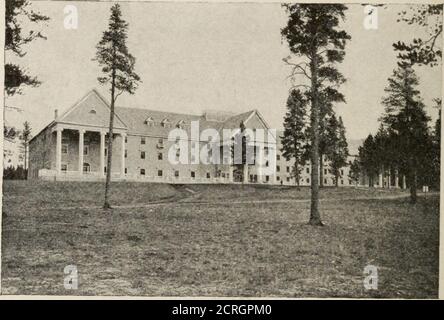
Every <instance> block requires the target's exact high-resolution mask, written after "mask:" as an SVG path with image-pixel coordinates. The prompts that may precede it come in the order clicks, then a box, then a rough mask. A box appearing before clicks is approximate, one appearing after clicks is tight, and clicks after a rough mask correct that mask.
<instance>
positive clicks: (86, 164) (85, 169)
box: [83, 162, 91, 172]
mask: <svg viewBox="0 0 444 320" xmlns="http://www.w3.org/2000/svg"><path fill="white" fill-rule="evenodd" d="M90 171H91V166H90V165H89V163H86V162H85V163H84V164H83V172H90Z"/></svg>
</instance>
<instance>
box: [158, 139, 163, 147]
mask: <svg viewBox="0 0 444 320" xmlns="http://www.w3.org/2000/svg"><path fill="white" fill-rule="evenodd" d="M157 148H159V149H162V148H163V139H162V138H160V139H159V140H157Z"/></svg>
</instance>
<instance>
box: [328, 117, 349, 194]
mask: <svg viewBox="0 0 444 320" xmlns="http://www.w3.org/2000/svg"><path fill="white" fill-rule="evenodd" d="M335 118H336V117H335ZM335 127H336V130H335V133H336V137H335V141H334V142H335V143H334V144H332V147H333V152H332V155H331V168H332V172H333V175H334V177H335V185H336V187H337V186H338V181H339V177H340V175H341V174H340V173H341V168H342V167H345V166H346V165H347V157H348V143H347V138H346V137H345V127H344V123H343V121H342V118H341V117H339V120H338V121H337V122H336V123H335V124H333V128H335Z"/></svg>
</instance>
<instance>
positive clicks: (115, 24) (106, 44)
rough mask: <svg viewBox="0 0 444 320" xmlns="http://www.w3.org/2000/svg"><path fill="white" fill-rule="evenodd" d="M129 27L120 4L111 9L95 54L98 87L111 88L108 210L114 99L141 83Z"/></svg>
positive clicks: (106, 207)
mask: <svg viewBox="0 0 444 320" xmlns="http://www.w3.org/2000/svg"><path fill="white" fill-rule="evenodd" d="M127 30H128V23H126V22H125V21H124V20H123V19H122V12H121V10H120V5H119V4H114V5H113V6H112V7H111V16H110V19H109V24H108V30H106V31H105V32H103V35H102V39H101V40H100V41H99V43H98V44H97V46H96V48H97V52H96V57H95V59H94V60H97V61H98V63H99V65H100V66H101V67H102V73H103V75H102V76H101V77H98V78H97V80H98V81H99V83H100V84H110V86H111V87H110V93H111V105H110V109H111V110H110V119H109V131H108V145H107V148H108V149H107V150H108V158H107V169H108V170H106V182H105V202H104V205H103V207H104V208H105V209H108V208H110V207H111V206H110V204H109V186H110V182H111V168H112V166H111V164H112V150H113V123H114V106H115V102H116V99H117V97H118V96H119V95H121V94H122V93H124V92H127V93H129V94H134V92H135V90H136V89H137V86H138V83H139V81H140V78H139V76H138V75H137V74H136V73H135V72H134V65H135V62H136V59H135V58H134V57H133V56H132V55H131V54H130V53H129V52H128V48H127V46H126V40H127Z"/></svg>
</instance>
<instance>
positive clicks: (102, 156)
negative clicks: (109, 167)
mask: <svg viewBox="0 0 444 320" xmlns="http://www.w3.org/2000/svg"><path fill="white" fill-rule="evenodd" d="M105 135H106V132H104V131H101V132H100V169H99V170H100V172H99V176H100V177H103V176H104V175H105Z"/></svg>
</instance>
